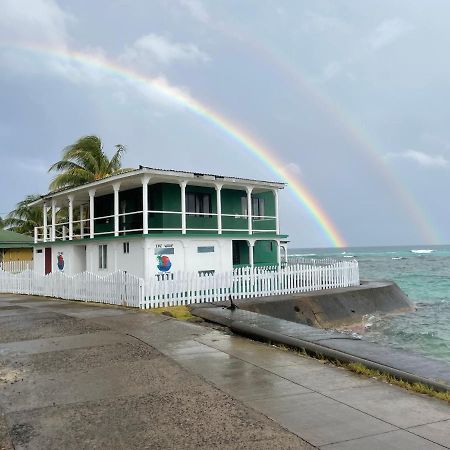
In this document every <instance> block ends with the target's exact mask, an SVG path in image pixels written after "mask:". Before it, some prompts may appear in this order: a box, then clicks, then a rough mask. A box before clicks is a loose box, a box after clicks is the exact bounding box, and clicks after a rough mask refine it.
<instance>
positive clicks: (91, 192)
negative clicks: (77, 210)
mask: <svg viewBox="0 0 450 450" xmlns="http://www.w3.org/2000/svg"><path fill="white" fill-rule="evenodd" d="M94 198H95V189H90V190H89V237H90V239H94V213H95V211H94Z"/></svg>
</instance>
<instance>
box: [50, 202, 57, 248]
mask: <svg viewBox="0 0 450 450" xmlns="http://www.w3.org/2000/svg"><path fill="white" fill-rule="evenodd" d="M51 240H52V241H53V242H55V241H56V200H52V231H51Z"/></svg>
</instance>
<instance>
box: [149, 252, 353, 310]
mask: <svg viewBox="0 0 450 450" xmlns="http://www.w3.org/2000/svg"><path fill="white" fill-rule="evenodd" d="M349 286H359V267H358V262H357V261H355V260H352V261H340V262H333V263H330V264H328V265H311V264H288V265H287V266H285V267H284V268H279V267H278V266H274V267H257V268H247V267H244V268H239V269H235V270H233V271H232V272H225V273H214V274H209V275H208V274H206V275H201V276H199V275H198V273H197V272H175V273H171V274H166V275H160V276H159V277H158V278H157V279H154V280H152V281H151V282H150V283H148V284H147V285H146V286H145V295H144V300H143V302H142V304H141V308H145V309H147V308H157V307H162V306H176V305H188V304H193V303H205V302H217V301H224V300H228V299H229V298H230V297H231V298H233V299H241V298H250V297H263V296H269V295H286V294H293V293H300V292H308V291H315V290H321V289H333V288H341V287H349Z"/></svg>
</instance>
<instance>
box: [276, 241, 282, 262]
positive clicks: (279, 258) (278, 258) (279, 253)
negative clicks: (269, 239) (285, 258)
mask: <svg viewBox="0 0 450 450" xmlns="http://www.w3.org/2000/svg"><path fill="white" fill-rule="evenodd" d="M277 263H278V266H281V242H280V241H277Z"/></svg>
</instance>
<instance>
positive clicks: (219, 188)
mask: <svg viewBox="0 0 450 450" xmlns="http://www.w3.org/2000/svg"><path fill="white" fill-rule="evenodd" d="M222 186H223V184H219V183H216V196H217V233H218V234H222V195H221V191H222Z"/></svg>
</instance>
